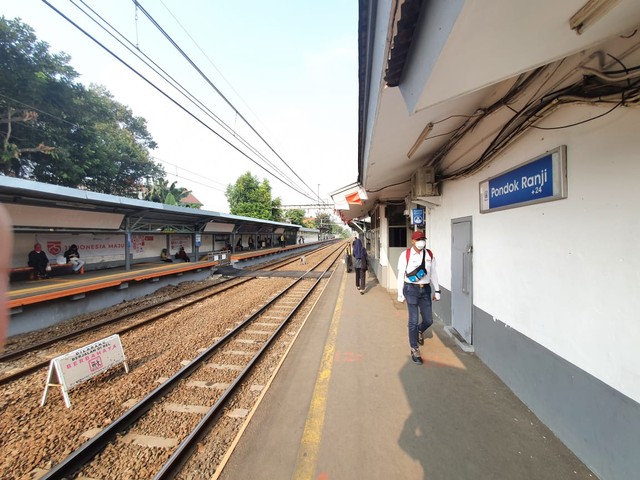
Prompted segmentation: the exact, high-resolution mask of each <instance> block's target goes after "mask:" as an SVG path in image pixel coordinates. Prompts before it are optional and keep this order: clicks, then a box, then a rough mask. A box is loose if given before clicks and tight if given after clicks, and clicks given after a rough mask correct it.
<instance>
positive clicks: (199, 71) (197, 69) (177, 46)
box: [131, 0, 320, 200]
mask: <svg viewBox="0 0 640 480" xmlns="http://www.w3.org/2000/svg"><path fill="white" fill-rule="evenodd" d="M131 1H132V2H133V3H134V4H135V5H136V6H137V7H138V8H140V11H141V12H142V13H143V14H144V15H145V16H146V17H147V18H148V19H149V21H150V22H151V23H152V24H153V25H154V26H155V27H156V28H157V29H158V31H160V33H162V35H163V36H164V37H165V38H166V39H167V40H168V41H169V43H171V44H172V45H173V46H174V48H175V49H176V50H177V51H178V52H179V53H180V54H181V55H182V56H183V57H184V58H185V60H186V61H187V62H188V63H189V64H190V65H191V66H192V67H193V68H194V70H196V72H198V73H199V74H200V76H201V77H202V78H203V79H204V80H205V81H206V82H207V83H208V84H209V85H210V86H211V88H213V89H214V90H215V91H216V92H217V93H218V95H220V97H221V98H222V99H223V100H224V101H225V102H226V103H227V105H229V107H231V108H232V109H233V110H234V111H235V112H236V114H237V115H238V116H239V117H240V118H241V119H242V121H243V122H245V124H246V125H247V126H248V127H249V128H250V129H251V130H252V131H253V132H254V133H255V134H256V135H257V136H258V138H259V139H260V140H262V142H263V143H264V144H265V145H266V146H267V147H268V148H269V149H270V150H271V151H272V152H273V153H274V154H275V155H276V156H277V157H278V158H279V159H280V160H281V161H282V163H284V164H285V165H286V166H287V168H289V170H291V172H292V173H293V174H294V175H295V176H296V177H297V178H298V179H299V180H300V181H301V182H302V183H303V185H304V186H305V187H307V189H309V191H310V192H312V193H313V189H312V188H311V187H309V185H307V184H306V182H305V181H304V180H302V178H300V176H299V175H298V174H297V173H296V172H295V171H294V170H293V169H292V168H291V166H290V165H289V164H288V163H287V162H286V161H285V160H284V159H283V158H282V157H281V156H280V155H279V154H278V153H277V152H276V151H275V150H274V149H273V147H271V145H270V144H269V142H267V141H266V140H265V139H264V138H263V137H262V135H260V133H259V132H258V131H257V130H256V129H255V128H254V127H253V125H252V124H251V123H250V122H249V121H248V120H247V119H246V118H245V117H244V116H243V115H242V113H241V112H240V111H238V109H236V107H235V106H234V105H233V104H232V103H231V102H230V101H229V99H227V97H226V96H225V95H224V94H223V93H222V92H221V91H220V90H219V89H218V87H216V86H215V85H214V83H213V82H212V81H211V80H210V79H209V78H208V77H207V75H206V74H205V73H204V72H203V71H202V70H201V69H200V68H199V67H198V66H197V65H196V64H195V63H194V62H193V61H192V60H191V58H189V56H188V55H187V54H186V53H185V52H184V50H182V48H180V46H179V45H178V44H177V43H176V42H175V41H174V40H173V38H171V36H170V35H169V34H168V33H167V32H166V31H165V30H164V29H163V28H162V26H161V25H160V24H159V23H158V22H157V21H156V20H155V19H154V18H153V17H152V16H151V14H149V12H147V10H146V9H145V8H144V7H143V6H142V5H141V4H140V2H139V1H138V0H131ZM318 200H320V199H318Z"/></svg>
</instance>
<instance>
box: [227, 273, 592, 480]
mask: <svg viewBox="0 0 640 480" xmlns="http://www.w3.org/2000/svg"><path fill="white" fill-rule="evenodd" d="M406 319H407V312H406V305H405V304H399V303H397V302H396V301H395V298H394V297H393V296H391V295H390V294H389V293H388V292H387V291H386V290H385V289H383V288H382V287H380V286H379V285H378V284H377V281H376V280H375V278H369V279H368V283H367V291H366V293H365V294H364V295H360V294H359V293H358V292H357V291H356V289H355V280H354V274H353V273H350V274H347V273H345V271H344V268H342V267H341V268H340V269H339V270H338V272H336V275H334V277H333V279H332V280H331V282H330V283H329V285H328V286H327V289H326V290H325V293H324V295H323V296H322V298H321V300H320V301H319V302H318V304H317V305H316V308H315V309H314V311H313V312H312V313H311V316H310V317H309V319H308V320H307V323H306V325H305V327H304V329H303V331H302V332H301V334H300V335H299V336H298V339H297V341H296V344H295V345H294V346H293V348H292V350H291V352H290V353H289V356H288V358H287V359H286V361H285V363H284V364H283V366H282V368H281V370H280V372H279V374H278V376H277V377H276V379H275V380H274V382H273V383H272V385H271V387H270V389H269V390H268V391H267V392H266V394H265V396H264V398H263V401H262V403H261V405H260V406H259V408H258V409H257V410H256V412H255V414H254V415H253V417H252V420H251V422H250V424H249V425H248V427H247V429H246V431H245V433H244V435H243V437H242V438H241V439H240V441H239V442H238V444H237V446H236V448H235V450H234V451H233V453H232V455H231V456H230V458H229V461H228V462H227V464H226V466H225V468H224V469H223V470H222V472H221V473H220V476H219V478H221V479H225V480H229V479H249V478H250V479H253V480H259V479H265V480H266V479H270V480H272V479H289V478H294V479H319V480H344V479H428V480H452V479H453V480H466V479H474V480H484V479H536V480H542V479H549V480H562V479H594V478H596V477H595V475H593V474H592V473H591V472H590V471H589V470H588V469H587V468H586V467H585V466H584V465H583V464H582V463H581V462H580V461H579V460H578V459H577V458H576V457H575V456H574V455H573V454H572V453H571V452H570V451H569V450H568V449H567V448H566V447H565V446H564V445H563V444H562V443H561V442H560V441H559V440H558V439H557V438H556V437H555V436H554V435H553V433H552V432H551V431H550V430H549V429H548V428H546V427H545V426H544V425H543V424H541V423H540V421H539V420H538V419H537V418H536V417H535V416H534V415H533V414H532V413H531V412H530V411H529V410H528V409H527V407H526V406H525V405H524V404H523V403H522V402H520V400H518V398H517V397H516V396H515V395H514V394H513V393H512V392H511V391H510V390H509V389H508V388H507V387H506V386H505V385H504V384H503V383H502V382H501V381H500V380H499V379H498V378H497V377H496V376H495V375H494V374H493V373H492V372H491V371H490V370H489V369H488V368H487V367H486V366H485V365H484V364H483V363H482V362H481V361H480V360H479V359H478V358H477V357H475V355H474V354H472V353H465V352H463V351H462V350H460V349H459V348H458V347H456V346H455V344H454V342H453V340H452V339H451V338H450V337H449V336H448V335H446V333H445V332H444V325H442V324H438V323H436V324H434V326H433V327H432V328H431V329H430V331H432V334H431V336H430V338H427V339H426V340H425V345H424V346H423V347H422V349H421V350H422V357H423V359H424V365H422V366H419V365H415V364H414V363H413V362H412V361H411V359H410V357H409V346H408V340H407V326H406V324H407V320H406Z"/></svg>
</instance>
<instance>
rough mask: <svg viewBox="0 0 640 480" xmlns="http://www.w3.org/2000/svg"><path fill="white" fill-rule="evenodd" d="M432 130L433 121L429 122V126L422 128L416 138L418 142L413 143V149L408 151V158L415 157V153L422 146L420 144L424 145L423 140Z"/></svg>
mask: <svg viewBox="0 0 640 480" xmlns="http://www.w3.org/2000/svg"><path fill="white" fill-rule="evenodd" d="M431 130H433V123H427V126H426V127H424V130H422V133H421V134H420V136H419V137H418V139H417V140H416V143H414V144H413V147H411V150H409V152H408V153H407V158H411V157H413V154H414V153H416V150H418V148H420V145H422V142H424V141H425V140H426V138H427V136H428V135H429V134H430V133H431Z"/></svg>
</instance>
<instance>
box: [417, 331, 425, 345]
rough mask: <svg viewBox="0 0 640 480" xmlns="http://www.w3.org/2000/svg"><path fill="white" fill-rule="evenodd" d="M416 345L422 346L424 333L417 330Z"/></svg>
mask: <svg viewBox="0 0 640 480" xmlns="http://www.w3.org/2000/svg"><path fill="white" fill-rule="evenodd" d="M418 343H419V344H420V345H424V332H421V331H420V330H418Z"/></svg>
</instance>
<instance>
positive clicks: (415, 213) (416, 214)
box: [411, 208, 424, 225]
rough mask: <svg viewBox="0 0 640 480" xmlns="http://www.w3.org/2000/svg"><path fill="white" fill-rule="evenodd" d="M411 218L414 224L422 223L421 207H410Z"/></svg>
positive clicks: (422, 212) (422, 211)
mask: <svg viewBox="0 0 640 480" xmlns="http://www.w3.org/2000/svg"><path fill="white" fill-rule="evenodd" d="M411 212H412V215H411V218H412V219H413V224H414V225H422V224H423V223H424V210H423V209H422V208H414V209H412V211H411Z"/></svg>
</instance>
